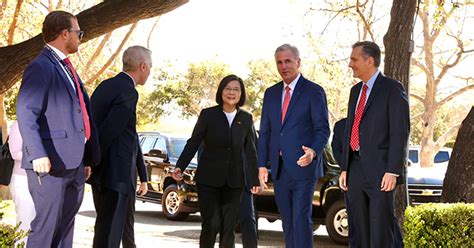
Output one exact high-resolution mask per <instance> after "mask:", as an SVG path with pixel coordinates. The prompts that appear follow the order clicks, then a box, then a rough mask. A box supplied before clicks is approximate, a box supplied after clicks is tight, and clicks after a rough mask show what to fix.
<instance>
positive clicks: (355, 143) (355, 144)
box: [350, 84, 368, 151]
mask: <svg viewBox="0 0 474 248" xmlns="http://www.w3.org/2000/svg"><path fill="white" fill-rule="evenodd" d="M367 88H368V87H367V84H364V86H363V87H362V94H361V95H360V99H359V104H357V109H356V113H355V117H354V123H353V124H352V131H351V141H350V145H351V148H352V150H353V151H358V150H359V148H360V146H359V125H360V120H361V119H362V114H363V113H364V107H365V101H366V96H367Z"/></svg>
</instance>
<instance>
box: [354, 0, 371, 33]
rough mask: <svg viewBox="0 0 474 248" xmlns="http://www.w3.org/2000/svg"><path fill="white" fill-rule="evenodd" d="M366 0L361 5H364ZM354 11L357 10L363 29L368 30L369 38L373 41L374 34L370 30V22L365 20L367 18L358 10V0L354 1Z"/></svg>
mask: <svg viewBox="0 0 474 248" xmlns="http://www.w3.org/2000/svg"><path fill="white" fill-rule="evenodd" d="M367 1H368V0H366V1H365V3H364V4H363V5H365V4H366V3H367ZM356 11H357V14H359V17H360V19H361V20H362V23H363V24H364V28H365V30H366V31H367V32H369V35H370V38H371V39H372V41H375V38H374V34H373V33H372V30H371V29H370V24H369V23H368V22H367V19H365V16H364V13H362V11H361V10H360V4H359V0H357V3H356Z"/></svg>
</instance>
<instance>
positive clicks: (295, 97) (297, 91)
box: [280, 76, 306, 128]
mask: <svg viewBox="0 0 474 248" xmlns="http://www.w3.org/2000/svg"><path fill="white" fill-rule="evenodd" d="M305 80H306V79H304V78H303V76H300V79H299V80H298V83H296V86H295V90H294V91H293V94H292V95H291V99H290V105H289V106H288V109H287V110H286V115H285V119H284V120H283V124H282V125H281V127H282V128H283V127H284V126H285V123H286V120H288V118H290V115H291V113H292V112H293V109H294V108H295V107H294V106H295V105H296V104H297V102H298V100H299V99H300V95H301V92H302V88H304V85H303V84H304V83H305ZM282 92H283V86H282ZM282 94H283V93H282ZM280 109H281V108H280ZM280 119H281V110H280Z"/></svg>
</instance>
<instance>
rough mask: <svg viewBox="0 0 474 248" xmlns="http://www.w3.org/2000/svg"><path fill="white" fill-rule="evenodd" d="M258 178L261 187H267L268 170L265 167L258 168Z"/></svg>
mask: <svg viewBox="0 0 474 248" xmlns="http://www.w3.org/2000/svg"><path fill="white" fill-rule="evenodd" d="M258 179H259V180H260V185H261V187H263V189H268V186H267V184H266V182H268V170H267V168H265V167H259V168H258Z"/></svg>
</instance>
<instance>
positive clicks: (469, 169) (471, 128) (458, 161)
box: [441, 107, 474, 203]
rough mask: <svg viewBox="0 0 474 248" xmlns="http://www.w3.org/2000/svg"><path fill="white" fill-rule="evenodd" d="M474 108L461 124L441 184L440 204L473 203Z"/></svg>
mask: <svg viewBox="0 0 474 248" xmlns="http://www.w3.org/2000/svg"><path fill="white" fill-rule="evenodd" d="M473 147H474V107H471V111H470V112H469V114H468V115H467V117H466V119H464V121H463V122H462V124H461V128H460V129H459V133H458V136H457V138H456V142H455V143H454V149H453V153H452V154H451V158H450V159H449V164H448V170H447V171H446V176H445V177H444V182H443V195H442V196H441V201H442V202H467V203H474V184H473V181H472V180H473V178H474V149H473Z"/></svg>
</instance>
